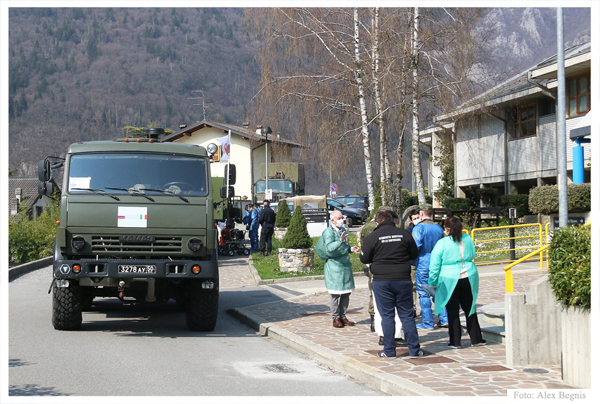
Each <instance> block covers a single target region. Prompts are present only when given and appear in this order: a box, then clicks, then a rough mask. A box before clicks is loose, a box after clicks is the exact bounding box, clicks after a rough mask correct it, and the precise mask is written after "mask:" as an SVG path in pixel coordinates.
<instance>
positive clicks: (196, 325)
mask: <svg viewBox="0 0 600 404" xmlns="http://www.w3.org/2000/svg"><path fill="white" fill-rule="evenodd" d="M187 303H188V306H187V311H186V316H185V320H186V323H187V327H188V329H189V330H190V331H212V330H214V329H215V326H216V325H217V314H218V311H219V283H218V281H216V282H215V286H214V287H213V289H202V281H201V280H197V279H192V280H190V281H189V284H188V301H187Z"/></svg>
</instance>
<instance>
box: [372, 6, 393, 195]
mask: <svg viewBox="0 0 600 404" xmlns="http://www.w3.org/2000/svg"><path fill="white" fill-rule="evenodd" d="M371 23H372V26H373V30H372V32H371V35H372V37H373V49H372V50H373V54H372V63H373V68H372V74H373V90H374V93H375V112H376V114H377V116H376V117H375V122H376V123H377V127H378V129H379V181H380V185H379V192H380V196H381V201H382V203H383V205H384V206H387V205H389V203H390V196H389V191H390V189H389V184H388V175H389V174H388V173H389V160H388V157H387V139H386V135H385V127H384V119H383V113H384V112H383V101H382V100H381V88H380V81H379V8H378V7H375V8H374V9H373V12H372V20H371ZM386 160H387V164H388V166H387V169H388V170H387V171H386Z"/></svg>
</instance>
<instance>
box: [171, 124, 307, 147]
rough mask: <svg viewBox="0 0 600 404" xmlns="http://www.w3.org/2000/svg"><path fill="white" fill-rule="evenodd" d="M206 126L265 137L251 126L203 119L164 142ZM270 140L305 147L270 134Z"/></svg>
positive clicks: (236, 133) (248, 135) (260, 139)
mask: <svg viewBox="0 0 600 404" xmlns="http://www.w3.org/2000/svg"><path fill="white" fill-rule="evenodd" d="M206 126H210V127H213V128H218V129H222V130H223V131H231V133H233V134H235V135H238V136H242V137H244V138H246V139H250V140H254V141H262V140H263V138H262V136H256V133H255V132H254V131H252V130H250V128H247V127H245V126H236V125H231V124H228V123H221V122H214V121H209V120H206V119H205V120H203V121H202V122H197V123H196V124H194V125H192V126H187V127H185V128H183V129H182V130H180V131H179V132H175V133H173V134H171V135H169V136H167V137H165V138H163V139H162V140H163V142H172V141H174V140H177V139H179V138H181V137H182V136H184V135H186V134H187V135H191V134H192V133H194V132H196V131H197V130H200V129H202V128H204V127H206ZM269 140H273V141H274V142H276V143H281V144H284V145H288V146H291V147H304V146H302V145H301V144H300V143H297V142H294V141H291V140H286V139H281V138H279V139H277V137H276V136H275V135H270V136H269Z"/></svg>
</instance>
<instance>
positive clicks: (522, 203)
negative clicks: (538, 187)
mask: <svg viewBox="0 0 600 404" xmlns="http://www.w3.org/2000/svg"><path fill="white" fill-rule="evenodd" d="M498 205H499V206H500V208H501V209H500V216H501V217H503V218H505V219H508V208H516V209H517V217H523V216H525V215H530V214H531V211H530V210H529V195H502V196H501V197H500V202H499V204H498Z"/></svg>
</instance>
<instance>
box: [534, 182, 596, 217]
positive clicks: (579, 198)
mask: <svg viewBox="0 0 600 404" xmlns="http://www.w3.org/2000/svg"><path fill="white" fill-rule="evenodd" d="M591 204H592V186H591V184H569V185H567V205H568V210H569V213H577V212H587V211H589V210H590V209H591ZM529 209H531V211H532V212H533V213H541V214H542V215H549V214H552V213H558V185H544V186H541V187H536V188H533V189H532V190H531V191H530V192H529Z"/></svg>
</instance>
